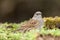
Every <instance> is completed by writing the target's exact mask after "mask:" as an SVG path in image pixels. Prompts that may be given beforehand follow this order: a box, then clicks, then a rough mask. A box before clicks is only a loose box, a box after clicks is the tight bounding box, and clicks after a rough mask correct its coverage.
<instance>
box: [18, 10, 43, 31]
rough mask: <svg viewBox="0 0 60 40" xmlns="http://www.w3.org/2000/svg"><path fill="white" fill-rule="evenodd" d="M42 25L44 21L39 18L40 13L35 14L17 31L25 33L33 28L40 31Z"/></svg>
mask: <svg viewBox="0 0 60 40" xmlns="http://www.w3.org/2000/svg"><path fill="white" fill-rule="evenodd" d="M43 25H44V21H43V19H42V16H41V12H39V11H38V12H36V13H35V14H34V16H33V17H32V19H30V20H29V21H28V22H27V23H25V24H23V25H22V26H21V28H19V29H18V30H17V31H20V32H26V31H29V30H30V29H33V28H38V29H40V28H41V27H42V26H43Z"/></svg>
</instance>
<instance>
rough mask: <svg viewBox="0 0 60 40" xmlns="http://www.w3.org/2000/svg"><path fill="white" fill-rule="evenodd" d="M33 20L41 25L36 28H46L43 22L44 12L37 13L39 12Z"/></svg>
mask: <svg viewBox="0 0 60 40" xmlns="http://www.w3.org/2000/svg"><path fill="white" fill-rule="evenodd" d="M32 19H34V20H37V21H39V25H38V26H36V27H37V28H38V29H40V28H42V27H43V26H44V20H43V18H42V12H40V11H37V12H36V13H35V14H34V15H33V17H32Z"/></svg>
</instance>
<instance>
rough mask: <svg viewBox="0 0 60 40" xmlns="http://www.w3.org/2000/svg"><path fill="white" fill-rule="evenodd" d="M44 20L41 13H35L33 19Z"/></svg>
mask: <svg viewBox="0 0 60 40" xmlns="http://www.w3.org/2000/svg"><path fill="white" fill-rule="evenodd" d="M40 18H42V13H41V12H40V11H37V12H35V14H34V16H33V18H32V19H40Z"/></svg>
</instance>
